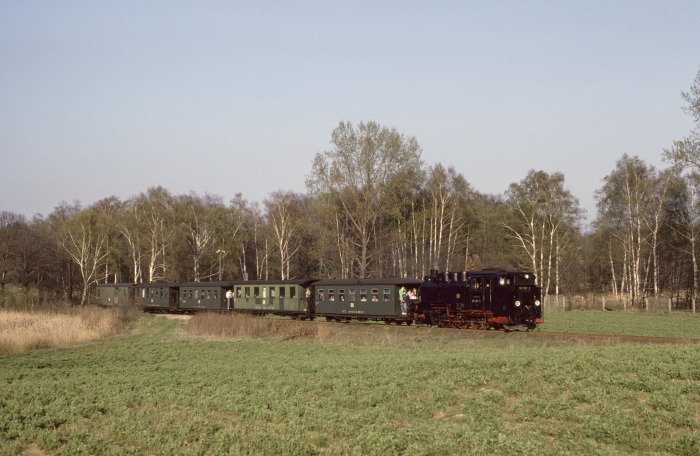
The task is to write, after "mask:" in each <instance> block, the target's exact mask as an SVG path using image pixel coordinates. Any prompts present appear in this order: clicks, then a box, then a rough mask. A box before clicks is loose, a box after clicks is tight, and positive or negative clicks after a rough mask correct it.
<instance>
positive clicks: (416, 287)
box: [95, 269, 542, 331]
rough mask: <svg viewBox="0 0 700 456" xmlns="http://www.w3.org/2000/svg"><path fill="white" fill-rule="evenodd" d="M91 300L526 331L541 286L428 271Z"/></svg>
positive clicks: (166, 287) (518, 279)
mask: <svg viewBox="0 0 700 456" xmlns="http://www.w3.org/2000/svg"><path fill="white" fill-rule="evenodd" d="M227 293H228V294H229V296H230V298H227V296H226V295H227ZM409 297H410V299H409ZM95 298H96V303H97V304H99V305H103V306H113V305H118V304H122V303H125V302H126V303H135V304H136V305H139V306H142V307H143V309H144V310H145V311H147V312H172V313H196V312H202V311H216V312H240V313H249V314H257V315H266V314H271V315H281V316H287V317H291V318H294V319H304V320H307V319H308V320H313V319H316V318H325V319H326V320H328V321H346V322H349V321H382V322H384V323H387V324H392V323H393V324H397V325H401V324H406V325H412V324H414V323H415V324H421V325H426V326H436V327H441V328H456V329H492V328H493V329H503V330H506V331H512V330H520V331H527V330H530V329H534V328H535V327H536V326H537V325H538V324H540V323H541V322H542V297H541V288H540V287H539V286H538V285H537V284H536V282H535V276H534V274H532V273H531V272H528V271H521V270H505V269H487V270H481V271H468V272H467V271H461V272H440V271H437V270H432V271H430V275H428V276H426V277H424V279H423V280H417V279H410V278H384V279H372V278H366V279H342V280H339V279H322V280H317V279H302V280H278V281H274V280H252V281H221V282H191V283H141V284H99V285H97V288H96V296H95Z"/></svg>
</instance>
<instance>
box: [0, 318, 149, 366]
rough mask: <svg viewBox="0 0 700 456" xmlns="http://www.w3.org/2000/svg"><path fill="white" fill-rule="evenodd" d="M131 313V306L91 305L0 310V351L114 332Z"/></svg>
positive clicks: (60, 343)
mask: <svg viewBox="0 0 700 456" xmlns="http://www.w3.org/2000/svg"><path fill="white" fill-rule="evenodd" d="M135 313H136V310H135V309H128V308H114V309H102V308H99V307H92V306H89V307H70V306H66V307H63V308H60V309H58V310H52V311H35V312H29V311H17V310H0V354H10V353H18V352H25V351H30V350H36V349H41V348H51V347H63V346H67V345H73V344H77V343H81V342H87V341H91V340H97V339H101V338H104V337H107V336H111V335H114V334H118V333H119V332H120V331H121V330H123V329H124V327H125V325H126V324H127V323H128V321H130V320H131V319H133V317H134V316H135Z"/></svg>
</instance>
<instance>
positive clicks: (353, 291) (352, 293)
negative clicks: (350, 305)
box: [348, 288, 355, 302]
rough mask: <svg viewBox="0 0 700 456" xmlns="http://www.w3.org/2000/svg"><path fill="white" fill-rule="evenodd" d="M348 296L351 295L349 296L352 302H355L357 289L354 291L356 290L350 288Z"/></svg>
mask: <svg viewBox="0 0 700 456" xmlns="http://www.w3.org/2000/svg"><path fill="white" fill-rule="evenodd" d="M348 294H349V296H350V302H355V289H354V288H350V289H349V290H348Z"/></svg>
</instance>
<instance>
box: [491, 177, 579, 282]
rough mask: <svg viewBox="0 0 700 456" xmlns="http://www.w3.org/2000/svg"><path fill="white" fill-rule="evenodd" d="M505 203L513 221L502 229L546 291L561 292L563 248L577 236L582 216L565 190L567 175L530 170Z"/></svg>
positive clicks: (505, 222)
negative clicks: (560, 279)
mask: <svg viewBox="0 0 700 456" xmlns="http://www.w3.org/2000/svg"><path fill="white" fill-rule="evenodd" d="M506 203H507V204H508V205H509V206H510V207H511V211H512V218H510V219H509V220H504V222H503V226H504V227H505V228H506V229H507V230H508V231H509V233H510V236H511V238H512V239H513V240H515V242H516V244H517V245H518V246H520V247H521V248H522V251H523V252H524V253H526V255H527V257H528V259H529V263H530V265H531V268H532V270H533V272H534V273H535V275H536V277H537V280H538V281H539V284H540V285H541V286H542V289H543V292H545V293H548V292H550V290H551V288H552V287H554V291H555V293H558V286H559V277H558V271H559V267H560V261H561V259H562V249H564V248H566V247H567V246H568V245H569V242H570V239H571V237H572V236H573V234H575V233H578V223H579V221H580V219H581V215H582V211H581V209H580V208H579V205H578V200H577V199H576V198H574V197H573V196H572V195H571V193H570V192H569V191H568V190H566V189H565V188H564V175H563V174H561V173H554V174H551V175H550V174H548V173H546V172H544V171H535V170H531V171H530V172H528V174H527V176H526V177H525V179H523V180H522V181H521V182H519V183H517V184H511V185H510V187H509V188H508V190H507V191H506Z"/></svg>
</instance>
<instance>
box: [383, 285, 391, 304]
mask: <svg viewBox="0 0 700 456" xmlns="http://www.w3.org/2000/svg"><path fill="white" fill-rule="evenodd" d="M389 301H391V289H389V288H385V289H384V302H389Z"/></svg>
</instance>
